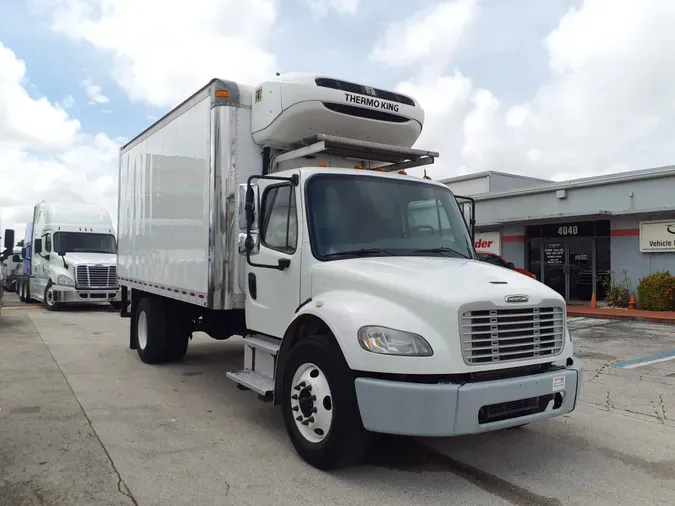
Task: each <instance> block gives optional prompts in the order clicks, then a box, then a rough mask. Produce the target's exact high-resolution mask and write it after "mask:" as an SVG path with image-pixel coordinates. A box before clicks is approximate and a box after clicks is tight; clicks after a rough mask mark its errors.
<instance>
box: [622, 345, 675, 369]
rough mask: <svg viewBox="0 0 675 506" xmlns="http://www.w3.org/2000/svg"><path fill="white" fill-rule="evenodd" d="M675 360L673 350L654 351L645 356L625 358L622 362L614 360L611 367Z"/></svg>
mask: <svg viewBox="0 0 675 506" xmlns="http://www.w3.org/2000/svg"><path fill="white" fill-rule="evenodd" d="M669 360H675V350H670V351H664V352H663V353H656V354H655V355H649V356H647V357H641V358H634V359H632V360H625V361H623V362H616V363H615V364H613V365H612V367H620V368H623V369H635V368H636V367H642V366H645V365H651V364H658V363H660V362H667V361H669Z"/></svg>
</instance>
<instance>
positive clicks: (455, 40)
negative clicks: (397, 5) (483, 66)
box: [370, 0, 479, 68]
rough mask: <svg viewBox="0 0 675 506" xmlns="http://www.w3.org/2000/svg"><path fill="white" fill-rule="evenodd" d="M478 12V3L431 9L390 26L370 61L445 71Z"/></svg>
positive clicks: (453, 2) (464, 0)
mask: <svg viewBox="0 0 675 506" xmlns="http://www.w3.org/2000/svg"><path fill="white" fill-rule="evenodd" d="M478 12H479V7H478V2H477V0H450V1H444V2H440V3H438V4H435V5H431V6H429V7H427V8H425V9H423V10H421V11H419V12H417V13H416V14H415V15H414V16H412V17H411V18H410V19H408V20H406V21H402V22H398V23H394V24H392V25H391V26H389V28H388V29H387V30H386V32H385V33H384V36H383V37H382V38H381V39H380V40H379V41H377V43H376V44H375V47H374V49H373V51H372V52H371V55H370V57H371V59H372V60H374V61H378V62H383V63H386V64H387V65H390V66H392V67H407V66H410V65H415V64H425V65H428V66H432V67H437V68H442V67H444V66H445V65H446V64H447V62H449V61H450V60H451V58H452V57H453V56H454V54H455V52H456V51H457V50H458V49H459V48H460V46H461V44H462V42H463V40H464V37H465V36H466V33H467V30H468V29H469V28H470V27H471V26H472V25H473V23H474V21H475V20H476V18H477V16H478Z"/></svg>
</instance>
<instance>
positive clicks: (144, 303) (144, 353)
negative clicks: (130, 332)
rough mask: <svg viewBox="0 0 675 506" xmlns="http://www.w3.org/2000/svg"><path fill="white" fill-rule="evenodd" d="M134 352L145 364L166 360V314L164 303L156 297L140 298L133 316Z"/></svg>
mask: <svg viewBox="0 0 675 506" xmlns="http://www.w3.org/2000/svg"><path fill="white" fill-rule="evenodd" d="M133 325H135V328H136V332H135V334H136V351H137V352H138V356H139V357H140V359H141V360H142V361H143V362H145V363H146V364H159V363H161V362H164V361H165V360H166V355H167V345H166V343H167V339H166V330H167V325H166V314H165V311H164V301H163V300H162V299H160V298H158V297H144V298H142V299H141V300H140V301H139V303H138V307H137V309H136V312H135V314H134V321H133Z"/></svg>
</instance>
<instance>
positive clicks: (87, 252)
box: [18, 201, 120, 311]
mask: <svg viewBox="0 0 675 506" xmlns="http://www.w3.org/2000/svg"><path fill="white" fill-rule="evenodd" d="M116 253H117V243H116V240H115V235H114V229H113V223H112V218H111V217H110V213H108V211H107V210H106V209H104V208H101V207H98V206H92V205H88V204H73V203H65V202H45V201H41V202H38V204H37V205H36V206H35V208H34V210H33V219H32V221H31V222H30V223H29V224H28V225H27V227H26V235H25V239H24V248H23V258H24V266H23V275H22V276H21V277H20V281H19V284H18V287H19V288H18V290H19V298H20V300H21V301H22V302H30V301H31V300H37V301H39V302H42V303H43V304H44V306H45V308H47V309H48V310H50V311H54V310H58V309H60V308H62V307H63V306H64V305H66V304H68V305H70V304H78V303H89V304H91V303H96V302H107V303H110V304H111V305H112V306H113V307H116V308H117V307H118V306H119V303H120V293H119V285H118V283H117V259H116Z"/></svg>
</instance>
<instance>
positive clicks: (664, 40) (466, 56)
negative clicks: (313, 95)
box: [0, 0, 675, 236]
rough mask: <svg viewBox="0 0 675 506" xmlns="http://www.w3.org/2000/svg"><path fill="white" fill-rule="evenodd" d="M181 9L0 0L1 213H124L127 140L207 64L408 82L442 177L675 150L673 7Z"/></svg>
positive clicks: (75, 0) (314, 2)
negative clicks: (56, 203) (57, 201)
mask: <svg viewBox="0 0 675 506" xmlns="http://www.w3.org/2000/svg"><path fill="white" fill-rule="evenodd" d="M177 5H178V4H168V3H167V2H165V1H160V0H133V1H132V0H116V1H112V0H26V1H22V2H19V1H15V0H0V44H1V46H0V51H4V52H3V53H2V54H4V58H5V61H6V62H8V64H6V65H4V68H3V69H0V176H3V177H5V180H4V184H3V185H1V186H2V187H0V212H1V213H2V215H1V216H2V219H3V220H4V222H5V225H7V224H10V225H12V226H14V225H15V224H19V228H20V229H21V230H22V229H23V225H22V223H23V222H25V221H26V220H27V219H28V217H29V215H30V209H31V207H32V205H33V204H34V203H35V202H36V201H37V200H38V199H41V198H47V197H49V198H54V195H55V194H56V195H57V196H58V195H63V196H67V198H69V199H80V200H83V201H87V202H91V201H94V202H100V203H103V204H104V205H106V206H107V207H108V208H109V209H110V210H111V212H113V213H115V212H116V208H115V205H116V204H115V196H116V184H117V182H116V173H115V167H116V153H117V151H116V150H117V148H118V146H119V144H120V143H121V142H123V140H124V139H125V138H129V137H133V136H134V135H135V134H137V133H138V132H140V131H141V130H143V129H144V128H146V127H147V126H148V125H149V124H150V123H151V122H152V118H155V117H159V116H161V115H162V114H163V113H164V112H166V111H167V110H169V109H170V108H171V106H173V105H175V104H176V103H178V102H180V100H182V99H183V98H185V97H186V96H188V95H189V94H191V93H192V92H193V91H194V90H195V89H197V87H198V86H200V85H201V84H203V83H205V82H206V80H207V79H208V78H210V77H213V76H218V77H223V78H231V79H235V80H244V81H245V82H248V83H249V84H257V82H260V81H262V80H264V78H265V77H266V76H268V75H271V74H272V73H273V72H276V71H278V72H291V71H309V72H315V73H320V74H326V75H331V76H335V77H342V78H345V79H349V80H352V81H358V82H362V83H365V84H370V85H374V86H378V87H384V88H390V89H398V90H401V91H404V92H407V93H410V94H412V95H414V96H415V97H416V98H418V99H419V100H420V101H421V102H422V106H423V107H424V108H425V111H426V113H427V121H426V124H425V128H424V132H423V134H422V136H421V138H420V139H419V141H418V146H419V147H425V148H430V149H434V150H438V151H440V152H441V158H440V159H439V161H438V164H437V165H435V166H434V167H432V168H430V169H429V173H430V174H431V175H432V176H433V177H436V178H440V177H448V176H452V175H459V174H464V173H467V172H475V171H479V170H485V169H496V170H504V171H512V172H518V173H522V174H529V175H533V176H539V177H547V178H552V179H565V178H574V177H582V176H587V175H594V174H599V173H603V172H611V171H616V170H629V169H636V168H643V167H648V166H655V165H663V164H669V163H672V161H673V160H674V159H675V148H673V147H671V143H670V141H669V139H670V138H672V134H673V133H675V131H674V130H675V122H674V121H673V120H674V119H675V91H673V90H671V88H672V86H671V85H670V83H672V82H673V79H672V78H673V77H675V75H673V74H675V70H671V69H670V68H668V67H667V66H664V65H663V64H662V62H663V61H669V57H670V56H675V55H670V52H675V32H674V31H673V30H672V29H671V28H670V24H669V23H668V22H667V20H672V19H673V18H674V17H675V2H663V1H659V0H641V2H634V1H630V0H546V1H542V0H417V1H410V0H247V1H246V2H243V1H240V0H191V2H189V3H185V4H180V5H178V6H177ZM181 5H182V7H181ZM321 5H323V10H321V9H320V8H319V7H320V6H321ZM186 6H189V7H186ZM188 8H191V10H186V9H188ZM671 48H673V49H671ZM0 57H2V56H0ZM0 61H2V60H0ZM22 65H25V73H24V72H22ZM87 87H89V95H88V94H87V90H86V88H87ZM95 87H100V89H96V88H95ZM95 91H96V92H98V93H97V94H96V93H93V92H95ZM94 96H98V97H99V98H98V102H94V103H90V101H91V97H94ZM67 97H72V99H70V98H67ZM101 97H105V98H101ZM4 110H6V111H9V112H7V113H6V114H5V115H4V116H3V111H4ZM7 174H10V177H9V178H7V177H6V175H7ZM64 198H65V197H64ZM18 235H19V236H20V235H21V233H19V234H18Z"/></svg>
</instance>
